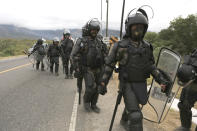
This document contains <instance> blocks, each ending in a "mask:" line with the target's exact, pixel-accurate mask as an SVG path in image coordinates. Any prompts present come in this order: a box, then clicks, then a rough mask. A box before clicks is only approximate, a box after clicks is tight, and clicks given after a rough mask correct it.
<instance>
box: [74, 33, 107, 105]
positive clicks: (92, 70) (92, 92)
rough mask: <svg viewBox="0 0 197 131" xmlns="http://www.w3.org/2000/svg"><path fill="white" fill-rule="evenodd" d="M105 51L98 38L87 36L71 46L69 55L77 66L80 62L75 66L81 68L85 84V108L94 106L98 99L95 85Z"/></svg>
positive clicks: (102, 64) (97, 82) (98, 78)
mask: <svg viewBox="0 0 197 131" xmlns="http://www.w3.org/2000/svg"><path fill="white" fill-rule="evenodd" d="M106 51H107V50H106V45H105V44H104V43H103V42H102V41H101V40H100V39H98V38H91V37H89V36H86V37H83V38H79V39H78V40H77V42H76V44H75V47H74V48H73V51H72V55H71V57H72V60H73V62H74V65H75V66H77V65H80V64H81V63H82V64H81V67H77V68H78V69H79V68H83V69H82V70H83V77H84V80H85V86H86V90H85V95H84V105H85V108H86V107H87V106H91V107H92V108H94V107H95V106H96V103H97V100H98V92H97V85H98V84H99V80H100V77H101V74H102V71H103V66H104V58H105V56H106V55H107V52H106ZM76 71H77V70H76ZM79 84H80V82H79ZM79 86H81V85H79Z"/></svg>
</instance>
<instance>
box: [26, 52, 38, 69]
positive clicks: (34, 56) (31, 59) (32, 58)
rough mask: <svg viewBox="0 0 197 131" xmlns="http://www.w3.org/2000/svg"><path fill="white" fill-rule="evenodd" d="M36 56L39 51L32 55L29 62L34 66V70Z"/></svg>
mask: <svg viewBox="0 0 197 131" xmlns="http://www.w3.org/2000/svg"><path fill="white" fill-rule="evenodd" d="M36 56H37V51H36V52H34V53H32V54H31V55H30V56H29V57H28V59H29V61H30V62H31V63H32V65H33V68H34V65H35V63H36Z"/></svg>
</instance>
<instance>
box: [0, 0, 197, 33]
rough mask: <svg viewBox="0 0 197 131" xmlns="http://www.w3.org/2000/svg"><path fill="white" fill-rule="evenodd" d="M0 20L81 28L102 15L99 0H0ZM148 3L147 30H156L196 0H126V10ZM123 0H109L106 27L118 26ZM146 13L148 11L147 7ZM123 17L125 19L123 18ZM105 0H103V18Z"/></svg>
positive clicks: (191, 10) (196, 6) (189, 10)
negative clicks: (151, 10) (149, 8)
mask: <svg viewBox="0 0 197 131" xmlns="http://www.w3.org/2000/svg"><path fill="white" fill-rule="evenodd" d="M0 3H1V7H0V24H15V25H18V26H21V27H28V28H31V29H60V28H81V27H82V26H83V25H84V24H85V22H86V21H88V20H89V19H91V18H99V19H100V17H101V13H100V12H101V0H0ZM145 4H148V5H150V6H152V8H153V9H154V18H153V19H151V20H150V24H149V30H151V31H159V30H161V29H163V28H166V27H168V26H169V22H170V21H171V20H173V19H174V18H176V17H178V16H182V17H186V16H187V15H188V14H196V13H197V0H126V5H125V18H126V15H127V14H128V12H129V11H130V10H131V9H133V8H135V7H139V6H141V5H145ZM121 10H122V0H109V28H113V29H119V26H120V18H121ZM148 15H149V16H151V15H152V14H151V12H150V11H149V10H148ZM125 18H124V19H125ZM105 19H106V0H103V21H104V22H105Z"/></svg>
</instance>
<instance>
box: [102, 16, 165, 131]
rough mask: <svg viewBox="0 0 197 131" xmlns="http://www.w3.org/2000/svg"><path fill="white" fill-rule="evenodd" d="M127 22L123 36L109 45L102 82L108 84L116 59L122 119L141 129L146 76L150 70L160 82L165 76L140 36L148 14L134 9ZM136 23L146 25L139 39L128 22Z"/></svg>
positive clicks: (131, 127)
mask: <svg viewBox="0 0 197 131" xmlns="http://www.w3.org/2000/svg"><path fill="white" fill-rule="evenodd" d="M128 22H130V23H128ZM126 23H127V24H126V35H125V37H124V38H123V40H121V41H120V42H118V43H115V44H114V45H113V47H112V48H111V49H110V52H109V55H108V57H107V59H106V62H105V63H106V66H105V72H104V75H103V77H102V82H103V83H105V85H107V84H108V81H109V79H110V77H111V75H112V72H113V69H114V68H115V65H116V63H117V62H118V63H119V69H118V70H119V81H120V85H119V87H120V90H121V91H122V94H123V98H124V102H125V110H124V112H123V115H122V119H121V123H122V121H123V122H125V123H128V125H129V126H128V128H129V129H128V130H129V131H143V124H142V119H143V114H142V112H141V109H140V107H139V104H141V105H145V104H146V103H147V100H148V94H147V83H146V79H147V78H149V77H150V74H152V75H153V77H154V78H155V79H156V81H158V82H159V83H162V82H164V78H163V77H162V76H161V73H160V72H159V70H157V68H156V67H155V65H154V64H155V61H154V57H153V47H152V45H151V44H150V43H148V42H146V41H144V40H143V36H144V35H145V32H146V29H147V26H148V25H147V23H148V22H147V18H146V17H145V16H143V15H142V14H138V13H137V14H135V15H133V16H131V17H130V18H129V20H128V21H127V22H126ZM135 24H142V25H144V27H145V29H144V30H142V31H143V33H142V34H141V36H140V37H139V39H138V36H133V35H134V34H131V30H130V29H131V26H133V25H135ZM137 28H138V26H137ZM140 31H141V30H137V33H135V34H140ZM99 92H100V93H101V94H104V93H106V87H103V85H102V86H99Z"/></svg>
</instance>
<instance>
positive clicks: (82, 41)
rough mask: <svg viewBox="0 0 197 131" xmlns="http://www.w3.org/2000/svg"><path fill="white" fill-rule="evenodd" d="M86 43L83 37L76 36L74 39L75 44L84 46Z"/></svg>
mask: <svg viewBox="0 0 197 131" xmlns="http://www.w3.org/2000/svg"><path fill="white" fill-rule="evenodd" d="M85 43H86V39H85V38H78V39H77V41H76V44H77V45H78V46H80V47H84V44H85Z"/></svg>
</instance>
